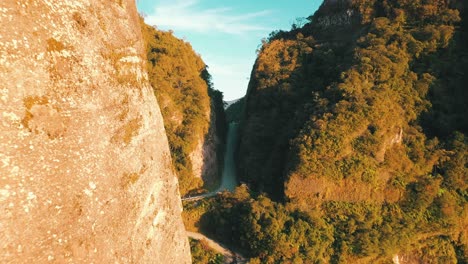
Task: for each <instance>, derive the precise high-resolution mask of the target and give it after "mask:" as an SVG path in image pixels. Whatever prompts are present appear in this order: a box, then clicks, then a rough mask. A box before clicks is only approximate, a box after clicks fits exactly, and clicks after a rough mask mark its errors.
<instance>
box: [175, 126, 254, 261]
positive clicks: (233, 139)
mask: <svg viewBox="0 0 468 264" xmlns="http://www.w3.org/2000/svg"><path fill="white" fill-rule="evenodd" d="M238 127H239V125H238V124H237V123H230V124H229V128H228V133H227V142H226V153H225V155H224V164H223V175H222V176H221V185H220V186H219V187H218V189H216V190H215V191H213V192H209V193H205V194H201V195H196V196H191V197H184V198H182V201H197V200H201V199H204V198H208V197H213V196H216V195H217V194H218V193H219V192H222V191H224V190H227V191H231V192H232V191H234V189H236V187H237V185H238V184H237V177H236V164H235V162H234V151H235V148H236V144H237V137H238ZM187 236H188V237H191V238H193V239H196V240H205V241H206V242H207V243H208V246H209V247H210V248H212V249H213V250H215V251H217V252H219V253H221V254H223V255H224V260H225V261H224V263H228V264H232V263H236V264H241V263H247V260H246V259H245V258H244V257H242V255H240V254H239V253H236V252H234V251H232V250H230V249H228V248H226V247H225V246H224V245H222V244H220V243H218V242H216V241H214V240H212V239H209V238H208V237H206V236H205V235H203V234H200V233H194V232H189V231H187Z"/></svg>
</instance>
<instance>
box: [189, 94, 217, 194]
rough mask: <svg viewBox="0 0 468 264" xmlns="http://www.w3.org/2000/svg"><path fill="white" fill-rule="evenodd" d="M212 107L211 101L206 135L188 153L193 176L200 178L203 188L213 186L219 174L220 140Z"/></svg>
mask: <svg viewBox="0 0 468 264" xmlns="http://www.w3.org/2000/svg"><path fill="white" fill-rule="evenodd" d="M214 107H215V106H214V102H213V99H212V100H211V108H210V114H209V124H210V127H209V129H208V133H206V134H205V135H204V136H202V137H201V138H199V140H198V144H197V147H196V148H195V150H194V151H193V152H192V153H190V161H191V162H192V171H193V175H194V176H195V177H198V178H202V180H203V182H204V185H205V186H207V185H208V186H210V185H213V184H215V183H216V181H217V177H218V174H219V172H220V168H219V162H218V159H219V157H218V148H220V144H221V140H220V138H219V134H218V131H217V128H216V122H217V117H216V112H215V111H214Z"/></svg>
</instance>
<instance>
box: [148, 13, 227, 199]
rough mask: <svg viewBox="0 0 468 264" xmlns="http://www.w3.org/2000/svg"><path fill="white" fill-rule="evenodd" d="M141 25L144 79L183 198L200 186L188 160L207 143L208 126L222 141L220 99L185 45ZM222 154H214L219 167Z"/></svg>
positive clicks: (218, 93)
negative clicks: (160, 118) (145, 66)
mask: <svg viewBox="0 0 468 264" xmlns="http://www.w3.org/2000/svg"><path fill="white" fill-rule="evenodd" d="M141 25H142V33H143V37H144V40H145V42H146V49H147V59H148V77H149V80H150V83H151V85H152V87H153V89H154V92H155V94H156V97H157V99H158V102H159V106H160V108H161V112H162V115H163V118H164V126H165V128H166V133H167V136H168V140H169V145H170V149H171V154H172V160H173V163H174V167H175V169H176V171H177V175H178V177H179V184H180V192H181V194H182V195H185V194H187V193H188V192H189V191H191V190H195V189H199V188H202V187H203V184H204V183H203V182H202V179H201V178H198V177H194V174H193V170H192V162H191V159H190V154H191V153H193V152H194V151H195V149H196V147H197V145H198V144H199V142H200V141H201V140H203V139H204V138H205V137H207V133H208V131H209V129H210V126H215V127H216V129H215V131H216V132H217V133H218V136H219V138H221V139H224V134H225V133H226V132H225V130H226V127H225V117H224V110H223V95H222V93H221V92H219V91H217V90H214V89H213V85H212V82H211V76H210V74H209V73H208V70H207V68H208V67H207V66H206V65H205V63H204V62H203V61H202V59H201V58H200V56H199V55H197V54H196V53H195V52H194V51H193V49H192V47H191V46H190V44H189V43H187V42H185V41H183V40H180V39H177V38H176V37H174V36H173V35H172V32H166V31H160V30H157V29H155V28H154V27H151V26H148V25H146V24H144V22H143V21H142V22H141ZM213 117H214V118H213ZM213 119H214V120H213ZM217 149H220V148H218V147H217ZM222 153H223V152H222V150H219V154H220V155H218V158H219V159H220V162H222ZM214 173H215V174H218V173H217V172H214Z"/></svg>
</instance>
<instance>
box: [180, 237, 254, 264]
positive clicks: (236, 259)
mask: <svg viewBox="0 0 468 264" xmlns="http://www.w3.org/2000/svg"><path fill="white" fill-rule="evenodd" d="M187 236H188V237H190V238H193V239H196V240H204V241H205V242H206V243H207V244H208V246H209V247H210V248H211V249H213V250H214V251H216V252H218V253H221V254H222V255H223V256H224V263H226V264H231V263H236V264H243V263H247V259H246V258H244V257H243V256H242V255H241V254H239V253H236V252H234V251H232V250H230V249H228V248H227V247H226V246H224V245H222V244H220V243H218V242H216V241H214V240H212V239H210V238H208V237H206V236H205V235H203V234H200V233H195V232H189V231H187Z"/></svg>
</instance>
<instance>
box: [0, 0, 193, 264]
mask: <svg viewBox="0 0 468 264" xmlns="http://www.w3.org/2000/svg"><path fill="white" fill-rule="evenodd" d="M0 24H1V25H2V26H1V27H0V79H1V80H2V81H1V82H0V131H1V132H0V177H1V178H0V210H1V213H0V230H1V233H2V234H1V236H0V263H17V262H20V263H28V262H29V263H43V262H48V261H51V262H55V263H93V262H94V263H190V251H189V246H188V240H187V237H186V233H185V230H184V227H183V224H182V220H181V216H180V213H181V210H182V207H181V202H180V196H179V191H178V182H177V178H176V177H175V175H174V172H173V169H172V166H171V158H170V153H169V148H168V143H167V138H166V134H165V131H164V126H163V121H162V117H161V113H160V110H159V108H158V104H157V102H156V99H155V96H154V94H153V91H152V89H151V88H150V87H149V84H148V80H147V74H146V72H145V64H146V62H145V59H144V58H143V54H144V50H143V43H142V38H141V32H140V27H139V20H138V15H137V12H136V7H135V3H134V1H133V0H120V1H104V0H93V1H91V0H74V1H70V0H62V1H50V0H41V1H36V0H31V1H24V0H20V1H16V0H15V1H13V0H4V1H0Z"/></svg>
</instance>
